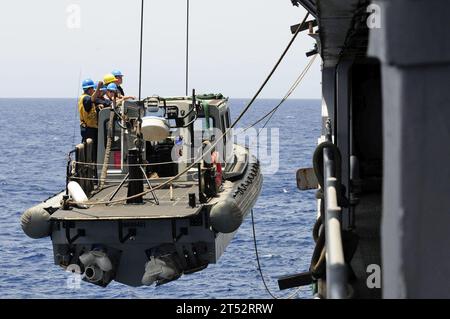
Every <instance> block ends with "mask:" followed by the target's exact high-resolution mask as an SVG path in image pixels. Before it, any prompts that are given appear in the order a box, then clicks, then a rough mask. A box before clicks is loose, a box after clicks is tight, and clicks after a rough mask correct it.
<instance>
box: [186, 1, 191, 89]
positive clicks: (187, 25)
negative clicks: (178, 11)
mask: <svg viewBox="0 0 450 319" xmlns="http://www.w3.org/2000/svg"><path fill="white" fill-rule="evenodd" d="M189 2H190V1H189V0H186V91H185V92H186V94H185V95H186V96H188V91H189V11H190V10H189Z"/></svg>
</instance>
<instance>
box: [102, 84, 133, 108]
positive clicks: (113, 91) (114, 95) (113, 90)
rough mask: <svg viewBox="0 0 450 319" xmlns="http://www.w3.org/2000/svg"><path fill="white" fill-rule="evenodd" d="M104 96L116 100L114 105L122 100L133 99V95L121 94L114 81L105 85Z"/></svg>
mask: <svg viewBox="0 0 450 319" xmlns="http://www.w3.org/2000/svg"><path fill="white" fill-rule="evenodd" d="M106 97H107V98H108V99H109V100H110V101H114V100H115V101H116V105H118V104H120V103H121V102H123V101H126V100H132V99H134V97H133V96H121V95H120V93H119V88H118V86H117V84H116V83H110V84H108V86H107V87H106Z"/></svg>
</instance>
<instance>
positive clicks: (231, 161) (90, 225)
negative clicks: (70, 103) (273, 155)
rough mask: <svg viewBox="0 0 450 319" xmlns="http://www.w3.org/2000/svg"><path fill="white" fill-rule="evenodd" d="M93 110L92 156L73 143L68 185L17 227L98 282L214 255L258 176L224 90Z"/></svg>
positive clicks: (151, 278) (164, 270)
mask: <svg viewBox="0 0 450 319" xmlns="http://www.w3.org/2000/svg"><path fill="white" fill-rule="evenodd" d="M98 119H99V125H98V127H99V134H98V145H97V156H96V157H97V158H98V161H97V162H99V163H97V162H95V161H93V160H92V159H93V156H92V152H91V149H92V147H93V144H92V141H91V140H89V139H88V140H87V142H86V143H83V144H79V145H77V147H76V149H75V150H73V151H72V152H71V156H69V158H70V159H69V163H68V166H67V187H66V189H65V190H64V191H62V192H61V193H59V194H57V195H55V196H54V197H52V198H50V199H48V200H47V201H45V202H43V203H40V204H39V205H37V206H35V207H32V208H30V209H29V210H27V211H26V212H25V213H24V214H23V216H22V219H21V223H22V228H23V230H24V232H25V233H26V234H27V235H28V236H30V237H32V238H43V237H47V236H50V237H51V239H52V242H53V250H54V261H55V264H57V265H60V266H62V267H63V268H64V269H69V270H76V271H80V273H82V274H83V279H84V280H85V281H88V282H90V283H94V284H97V285H100V286H106V285H108V283H109V282H111V281H112V280H115V281H117V282H121V283H123V284H126V285H129V286H140V285H151V284H153V283H156V284H157V285H160V284H164V283H167V282H169V281H172V280H175V279H177V278H179V277H180V276H181V275H182V274H189V273H193V272H196V271H199V270H202V269H204V268H206V267H207V266H208V264H210V263H216V262H217V261H218V259H219V258H220V256H221V255H222V254H223V252H224V250H225V248H226V247H227V245H228V244H229V242H230V241H231V239H232V238H233V236H234V234H235V233H236V231H237V230H238V228H239V226H240V225H241V223H242V222H243V220H244V218H245V216H246V215H247V214H248V213H249V211H250V210H251V209H252V207H253V205H254V203H255V201H256V199H257V197H258V195H259V193H260V190H261V186H262V175H261V172H260V167H259V162H258V161H257V159H256V158H255V157H254V156H252V155H251V154H250V153H249V150H248V149H247V148H244V147H242V146H239V145H236V144H233V142H232V140H233V136H232V133H231V131H230V130H229V129H228V128H229V127H230V116H229V109H228V106H227V99H225V98H223V96H222V95H208V96H198V95H195V93H194V94H193V96H192V97H179V98H161V97H152V98H147V99H144V100H143V101H141V102H131V101H128V102H124V103H123V104H122V105H120V106H117V107H115V106H114V107H112V108H106V109H102V110H101V111H100V112H99V114H98ZM73 155H75V158H74V159H71V157H73ZM94 157H95V156H94Z"/></svg>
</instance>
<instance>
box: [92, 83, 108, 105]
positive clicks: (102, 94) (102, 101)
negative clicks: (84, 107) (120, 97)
mask: <svg viewBox="0 0 450 319" xmlns="http://www.w3.org/2000/svg"><path fill="white" fill-rule="evenodd" d="M98 84H99V82H96V83H95V87H94V89H95V90H97V87H98ZM106 91H107V90H106V87H105V86H101V87H100V95H99V97H98V98H97V99H96V100H95V105H97V106H98V107H99V108H100V109H102V108H104V107H110V106H111V101H110V100H109V99H107V98H105V95H106Z"/></svg>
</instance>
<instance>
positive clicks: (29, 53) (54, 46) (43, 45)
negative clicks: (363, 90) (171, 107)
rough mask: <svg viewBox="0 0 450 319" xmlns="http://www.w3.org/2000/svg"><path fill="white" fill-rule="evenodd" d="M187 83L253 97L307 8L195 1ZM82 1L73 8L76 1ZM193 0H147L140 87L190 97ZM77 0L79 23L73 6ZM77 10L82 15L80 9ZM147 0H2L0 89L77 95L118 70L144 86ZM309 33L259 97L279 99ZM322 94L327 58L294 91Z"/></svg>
mask: <svg viewBox="0 0 450 319" xmlns="http://www.w3.org/2000/svg"><path fill="white" fill-rule="evenodd" d="M190 2H191V31H190V32H191V42H190V47H191V50H190V56H191V59H190V61H191V62H190V63H191V64H190V70H191V72H190V88H196V89H197V91H198V92H205V93H206V92H222V93H224V94H225V95H227V96H230V97H235V98H242V97H250V96H252V95H253V94H254V92H255V91H256V89H257V88H258V87H259V86H260V84H261V83H262V81H263V79H264V78H265V76H266V75H267V74H268V72H269V71H270V69H271V68H272V66H273V65H274V63H275V61H276V60H277V58H278V57H279V55H280V54H281V52H282V50H283V49H284V47H285V46H286V44H287V43H288V41H289V39H290V37H291V34H290V29H289V27H290V26H291V25H293V24H296V23H299V22H300V21H301V19H302V18H303V16H304V14H305V11H304V10H303V8H296V7H293V6H292V5H291V2H290V1H289V0H245V1H243V0H227V1H219V0H190ZM73 5H75V7H73ZM185 5H186V0H170V1H168V0H145V6H146V10H145V36H144V43H145V44H144V64H143V95H145V96H150V95H153V94H158V95H162V96H164V95H183V94H184V87H185V84H184V65H185V62H184V61H185V51H184V50H185V36H186V35H185V22H186V19H185ZM73 8H79V10H80V11H79V17H80V20H79V22H80V24H79V25H78V24H77V18H76V17H77V16H78V15H76V12H75V11H76V10H75V11H73V10H71V9H73ZM74 14H75V15H76V16H74ZM139 20H140V0H126V1H125V0H90V1H88V0H58V1H56V0H39V1H36V0H15V1H8V2H5V3H2V9H1V10H0V30H1V31H0V42H1V43H2V49H1V51H0V57H1V61H2V64H1V68H2V77H0V86H1V87H2V90H1V92H0V97H76V96H77V95H78V93H79V91H78V90H79V78H80V73H81V78H85V77H92V78H94V79H95V80H98V79H100V78H102V77H103V75H104V74H105V73H108V72H109V71H111V70H112V69H114V68H118V69H121V70H122V71H123V72H124V73H125V75H126V77H125V87H126V89H127V93H129V94H132V95H137V93H138V70H139V22H140V21H139ZM313 44H314V41H313V40H312V38H310V37H309V36H307V35H306V34H305V33H302V34H301V35H300V36H299V37H298V39H297V41H296V43H295V44H294V46H293V47H292V49H291V51H290V52H289V54H288V56H287V57H286V59H285V61H284V62H283V64H282V65H281V66H280V68H279V71H278V72H277V74H276V75H275V76H274V78H273V80H272V81H271V82H270V83H269V85H268V86H267V89H266V90H265V91H264V92H263V94H262V97H266V98H279V97H282V96H283V95H284V94H285V93H286V91H287V90H288V88H289V87H290V85H291V84H292V82H293V81H294V80H295V79H296V78H297V76H298V75H299V73H300V72H301V71H302V69H303V68H304V66H305V65H306V64H307V62H308V61H307V58H306V57H305V54H304V53H305V52H306V51H309V50H310V49H311V48H312V47H313ZM293 97H295V98H319V97H320V59H317V60H316V62H315V63H314V66H313V68H312V69H311V71H310V73H309V74H308V76H307V77H306V78H305V80H304V82H303V83H302V84H301V86H300V87H299V88H298V90H297V91H296V93H295V94H294V95H293Z"/></svg>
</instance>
